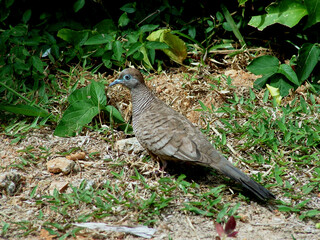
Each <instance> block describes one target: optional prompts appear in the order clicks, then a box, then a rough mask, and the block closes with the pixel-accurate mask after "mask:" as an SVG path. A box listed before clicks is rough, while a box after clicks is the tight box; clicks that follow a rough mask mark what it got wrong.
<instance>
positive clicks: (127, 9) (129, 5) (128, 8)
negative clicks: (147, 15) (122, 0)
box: [120, 2, 136, 13]
mask: <svg viewBox="0 0 320 240" xmlns="http://www.w3.org/2000/svg"><path fill="white" fill-rule="evenodd" d="M120 9H121V10H122V11H124V12H127V13H134V12H135V11H136V3H135V2H134V3H127V4H125V5H123V6H122V7H121V8H120Z"/></svg>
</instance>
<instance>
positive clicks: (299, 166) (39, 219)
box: [0, 75, 320, 239]
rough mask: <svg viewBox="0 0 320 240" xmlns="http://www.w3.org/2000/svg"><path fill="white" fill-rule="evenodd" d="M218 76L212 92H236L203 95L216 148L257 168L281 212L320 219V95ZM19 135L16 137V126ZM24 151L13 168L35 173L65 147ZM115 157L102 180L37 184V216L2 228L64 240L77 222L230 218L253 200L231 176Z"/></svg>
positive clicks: (33, 192) (33, 194)
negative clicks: (208, 98) (49, 186)
mask: <svg viewBox="0 0 320 240" xmlns="http://www.w3.org/2000/svg"><path fill="white" fill-rule="evenodd" d="M194 77H195V76H194V75H192V76H191V78H188V79H193V78H194ZM215 81H216V83H218V84H211V87H212V91H218V92H219V91H220V90H222V89H224V90H225V89H228V91H229V93H228V94H226V95H225V100H224V103H223V104H221V105H220V106H219V107H215V106H214V105H212V106H206V105H205V104H204V103H203V102H200V107H201V108H199V109H198V110H197V111H199V112H201V116H202V119H203V120H204V121H205V123H206V126H207V127H206V128H204V129H203V132H204V133H205V134H207V136H208V137H209V139H211V140H212V143H213V144H214V146H215V147H216V148H217V149H219V150H220V151H221V152H223V153H224V154H225V155H226V156H232V158H234V160H235V161H236V163H237V164H238V165H240V164H241V168H242V169H248V171H251V172H250V176H251V177H252V178H254V179H255V180H256V181H257V182H260V183H261V184H262V185H264V186H266V187H267V188H269V189H270V191H271V192H273V193H274V194H275V195H276V196H277V198H278V200H276V202H275V208H276V209H277V210H278V211H281V212H284V213H286V214H288V215H289V214H297V215H298V216H299V217H300V219H302V220H313V221H318V220H319V217H320V211H319V210H318V209H317V208H315V207H314V206H313V205H312V204H311V202H312V199H314V198H317V197H318V195H317V194H319V190H320V161H319V156H320V153H319V143H320V127H319V126H320V124H319V113H320V104H318V103H319V98H318V97H317V96H315V95H313V94H312V93H309V92H306V93H303V94H302V95H298V94H292V96H291V99H285V101H287V102H283V103H282V105H281V106H276V105H275V102H274V101H273V99H271V98H269V97H268V92H266V93H260V92H258V91H253V90H251V89H249V90H248V89H247V90H246V91H244V92H237V88H235V87H234V86H232V79H230V78H227V77H226V78H223V79H216V80H215ZM223 83H226V84H225V85H223ZM24 124H25V122H23V123H22V124H18V125H12V129H15V128H17V126H20V127H19V128H22V127H21V126H24ZM7 129H8V128H7ZM113 131H115V132H116V129H113V130H112V134H109V133H108V134H109V135H106V137H105V136H104V137H103V138H105V140H106V142H110V141H111V142H112V141H113V140H114V138H115V136H114V132H113ZM102 132H104V131H102ZM12 136H14V137H15V139H16V137H17V133H16V132H15V133H14V134H13V135H12ZM20 139H21V138H20ZM101 141H102V140H101ZM70 149H71V150H70ZM75 149H76V150H82V149H81V148H80V149H79V148H78V147H77V148H75V147H73V146H68V147H66V149H65V151H63V152H59V154H60V155H64V154H65V153H67V152H68V151H69V152H70V151H74V150H75ZM20 153H21V157H20V158H19V160H16V162H14V164H11V165H8V166H7V167H6V169H8V170H9V169H22V170H24V171H26V172H28V171H31V170H32V169H33V168H36V167H37V166H41V164H45V161H46V160H47V159H48V158H49V157H50V156H52V155H55V154H58V152H53V150H52V149H49V148H46V147H41V146H28V147H26V148H25V149H22V150H20ZM109 157H110V156H109ZM109 157H108V158H106V159H105V160H104V164H105V166H106V167H105V168H106V169H107V172H104V173H103V174H102V173H101V174H102V179H94V177H93V176H92V178H90V177H89V178H88V177H87V178H85V179H83V180H82V181H81V183H80V184H78V185H77V184H70V186H69V189H68V191H66V192H59V191H57V190H55V191H54V192H53V193H52V194H44V193H43V191H40V185H38V184H37V185H35V186H33V187H32V188H31V189H29V194H28V196H24V198H26V200H27V201H28V202H30V207H31V206H32V208H33V209H34V212H35V216H34V217H33V218H31V219H22V220H20V221H11V220H10V218H6V217H5V216H4V215H1V216H0V218H2V219H3V220H2V221H0V226H1V227H0V229H1V230H0V231H1V233H0V235H1V236H3V237H8V236H15V237H17V236H20V237H24V236H27V235H30V234H31V235H32V234H36V233H37V231H38V230H39V228H40V227H41V228H44V229H46V230H47V231H48V233H49V234H51V235H56V236H57V237H58V238H59V239H65V238H67V237H69V236H76V234H77V233H78V232H79V231H80V230H81V228H78V227H74V226H73V225H72V223H76V222H88V221H92V222H98V221H104V222H118V221H120V220H121V219H125V220H126V221H127V222H130V223H133V224H145V225H148V226H154V225H156V224H157V223H158V222H161V220H162V219H163V214H165V213H167V212H170V211H180V212H182V213H186V212H188V213H189V214H197V215H202V216H204V217H206V218H209V219H212V220H215V221H217V222H223V221H224V220H225V219H227V218H229V216H236V215H237V209H238V208H239V207H240V205H241V203H242V202H249V201H250V199H249V198H248V197H246V196H244V195H242V194H241V193H240V192H235V193H234V194H232V195H233V197H235V198H236V201H231V202H230V201H228V198H229V196H230V192H229V191H226V184H227V182H225V184H215V185H207V184H206V183H203V182H202V181H193V180H192V179H190V178H188V176H186V175H184V174H183V173H184V172H183V171H181V170H180V173H179V174H176V175H169V176H166V175H161V174H160V175H159V174H157V173H156V164H155V163H154V162H153V161H152V160H150V159H149V158H143V159H140V160H139V161H138V162H137V159H136V158H138V159H139V156H136V155H135V156H134V157H136V158H135V159H134V160H132V158H133V156H129V155H124V156H122V157H121V156H120V157H117V158H109ZM96 158H97V157H96V152H94V154H91V155H90V160H91V161H96V160H97V159H96ZM146 169H151V170H149V171H146ZM84 171H85V170H84ZM96 171H97V170H96ZM75 174H76V175H77V174H79V173H75ZM92 181H93V182H92ZM39 184H40V183H39ZM26 187H28V185H27V186H26ZM236 217H237V216H236Z"/></svg>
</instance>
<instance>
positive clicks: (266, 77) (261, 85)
mask: <svg viewBox="0 0 320 240" xmlns="http://www.w3.org/2000/svg"><path fill="white" fill-rule="evenodd" d="M271 76H273V74H265V75H263V76H262V77H261V78H258V79H257V80H256V81H255V82H254V83H253V87H254V88H256V89H260V88H264V87H265V86H266V83H267V82H268V80H269V78H270V77H271Z"/></svg>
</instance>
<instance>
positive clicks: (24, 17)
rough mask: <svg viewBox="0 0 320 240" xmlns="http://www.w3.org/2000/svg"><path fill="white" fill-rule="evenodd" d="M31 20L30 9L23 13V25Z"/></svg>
mask: <svg viewBox="0 0 320 240" xmlns="http://www.w3.org/2000/svg"><path fill="white" fill-rule="evenodd" d="M30 18H31V9H28V10H26V11H25V12H24V13H23V16H22V21H23V23H27V22H29V20H30Z"/></svg>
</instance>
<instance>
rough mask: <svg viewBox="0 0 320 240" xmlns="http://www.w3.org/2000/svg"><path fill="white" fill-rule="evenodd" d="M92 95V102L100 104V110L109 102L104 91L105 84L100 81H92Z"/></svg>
mask: <svg viewBox="0 0 320 240" xmlns="http://www.w3.org/2000/svg"><path fill="white" fill-rule="evenodd" d="M89 93H90V96H91V100H92V102H93V103H94V104H95V105H97V106H99V110H100V109H101V108H102V107H103V106H105V105H106V104H107V97H106V94H105V92H104V85H103V84H102V83H100V82H96V81H92V83H91V84H90V92H89Z"/></svg>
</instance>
